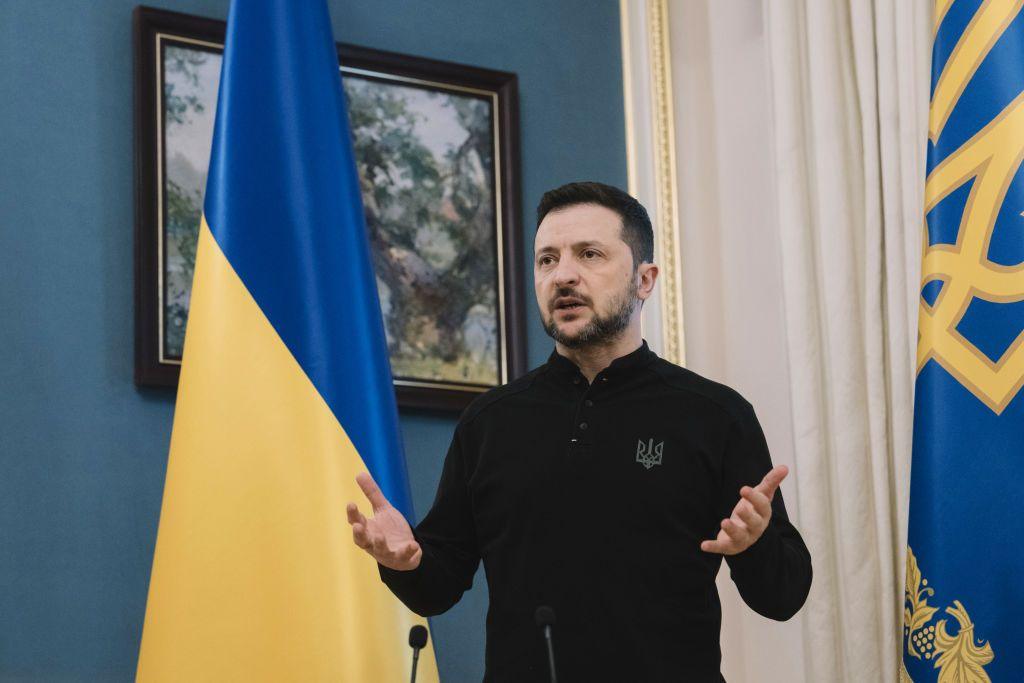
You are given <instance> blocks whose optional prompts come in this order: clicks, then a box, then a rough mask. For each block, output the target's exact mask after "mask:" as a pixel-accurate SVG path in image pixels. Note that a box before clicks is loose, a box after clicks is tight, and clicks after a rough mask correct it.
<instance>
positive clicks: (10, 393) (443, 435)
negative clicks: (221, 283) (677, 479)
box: [0, 0, 626, 681]
mask: <svg viewBox="0 0 1024 683" xmlns="http://www.w3.org/2000/svg"><path fill="white" fill-rule="evenodd" d="M156 4H158V5H159V6H162V7H166V8H168V9H174V10H178V11H182V12H189V13H193V14H200V15H204V16H209V17H216V18H220V19H223V18H224V17H225V16H226V14H227V0H176V1H167V2H158V3H156ZM330 5H331V14H332V16H333V19H334V31H335V36H336V38H337V39H338V40H341V41H345V42H350V43H355V44H359V45H365V46H369V47H375V48H380V49H385V50H394V51H398V52H406V53H411V54H416V55H422V56H426V57H433V58H437V59H443V60H451V61H458V62H463V63H469V64H477V65H480V66H485V67H491V68H495V69H502V70H506V71H514V72H516V73H518V74H519V79H520V81H519V83H520V95H521V108H520V112H521V126H522V128H521V132H522V159H523V167H522V168H523V214H524V216H527V225H526V226H525V227H526V230H525V232H526V234H525V236H524V247H525V248H526V249H527V252H526V253H527V254H530V253H532V240H533V229H532V228H533V226H532V223H531V221H530V219H529V216H531V215H532V212H533V211H532V207H534V206H535V205H536V203H537V200H538V199H539V197H540V195H541V193H542V192H543V191H544V190H545V189H548V188H550V187H554V186H556V185H558V184H561V183H563V182H567V181H569V180H575V179H582V178H590V179H595V180H603V181H606V182H611V183H616V184H619V185H624V184H625V169H626V162H625V141H624V132H623V128H624V126H623V113H622V81H621V64H620V53H619V26H618V3H617V2H616V1H615V0H600V1H598V0H517V1H515V2H511V1H509V0H431V1H430V2H422V1H420V0H406V1H403V0H359V1H356V0H332V1H331V3H330ZM132 7H133V3H132V2H129V1H128V0H90V1H89V2H79V1H77V0H65V1H57V0H46V1H44V0H3V1H2V2H0V95H2V97H0V313H2V318H0V349H2V352H3V354H4V361H3V362H2V363H0V680H11V679H18V680H23V679H28V680H46V681H54V680H129V679H131V678H132V677H133V675H134V671H135V659H136V654H137V650H138V644H139V638H140V635H141V627H142V619H143V614H144V609H145V600H146V590H147V585H148V581H149V569H150V563H151V561H152V553H153V545H154V542H155V538H156V525H157V515H158V512H159V506H160V498H161V494H162V489H163V482H164V473H165V467H166V461H167V446H168V441H169V437H170V428H171V420H172V413H173V395H172V394H170V393H168V392H161V391H148V390H138V389H136V388H135V386H134V385H133V383H132V343H133V330H132V286H133V282H132V221H133V216H132V197H133V195H132V134H131V132H132V62H131V19H130V16H131V10H132ZM526 282H527V291H526V292H525V294H526V296H527V301H528V302H530V305H529V306H528V325H529V357H530V364H531V366H533V365H537V364H539V363H542V362H543V361H544V359H545V358H546V357H547V354H548V353H549V352H550V349H551V344H550V341H549V340H548V338H547V337H546V336H545V335H544V332H543V330H542V329H541V326H540V324H539V320H538V315H537V311H536V308H535V306H534V304H533V291H532V277H530V274H529V273H528V274H527V278H526ZM453 424H454V420H453V419H451V418H450V417H445V416H436V415H430V414H425V413H413V412H403V414H402V428H403V432H404V436H405V440H406V443H407V444H408V461H409V468H410V474H411V478H412V481H413V495H414V501H415V505H416V508H417V511H418V512H419V513H420V514H422V513H423V512H424V511H425V510H426V509H427V508H428V507H429V505H430V501H431V500H432V498H433V493H434V489H435V487H436V485H437V479H438V476H439V474H440V466H441V460H442V458H443V456H444V453H445V450H446V448H447V445H448V440H449V438H450V435H451V428H452V426H453ZM339 514H342V512H341V510H340V507H339ZM483 583H484V582H483V576H482V575H479V576H478V577H477V581H476V584H475V586H474V589H473V591H472V593H471V594H469V595H468V596H467V597H466V598H465V599H464V600H463V601H462V603H460V604H459V605H458V606H456V607H455V608H454V609H453V610H451V611H450V612H449V613H448V614H446V615H444V616H442V617H439V618H437V619H435V620H434V622H433V627H434V628H433V630H434V638H435V641H436V642H437V644H438V655H439V659H440V664H441V672H442V676H443V678H444V680H446V681H471V680H479V679H480V676H481V674H482V671H483V615H484V611H485V609H486V590H485V586H484V585H483Z"/></svg>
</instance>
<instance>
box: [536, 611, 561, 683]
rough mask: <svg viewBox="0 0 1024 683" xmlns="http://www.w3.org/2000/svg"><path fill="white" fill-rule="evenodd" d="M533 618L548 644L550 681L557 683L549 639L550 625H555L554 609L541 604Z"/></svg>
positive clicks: (553, 649) (553, 652) (552, 650)
mask: <svg viewBox="0 0 1024 683" xmlns="http://www.w3.org/2000/svg"><path fill="white" fill-rule="evenodd" d="M533 619H534V621H536V622H537V626H540V628H541V630H542V631H544V640H545V641H547V644H548V666H549V667H550V669H551V683H558V676H557V675H556V674H555V645H554V643H553V642H552V640H551V627H552V626H554V625H555V610H553V609H551V608H550V607H548V606H547V605H541V606H540V607H538V608H537V611H536V612H534V613H533Z"/></svg>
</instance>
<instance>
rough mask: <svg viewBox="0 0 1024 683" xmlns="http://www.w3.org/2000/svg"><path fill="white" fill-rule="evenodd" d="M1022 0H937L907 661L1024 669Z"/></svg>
mask: <svg viewBox="0 0 1024 683" xmlns="http://www.w3.org/2000/svg"><path fill="white" fill-rule="evenodd" d="M1022 5H1024V0H985V1H981V0H955V1H951V0H939V2H937V3H936V15H935V27H936V33H935V42H934V48H933V53H932V96H931V109H930V118H929V130H928V137H929V143H928V177H927V182H926V192H925V194H926V197H925V212H926V218H927V221H926V223H927V226H926V228H927V229H926V232H925V235H924V242H923V268H922V276H921V285H922V290H921V306H920V329H919V341H918V354H917V358H918V362H917V367H918V374H917V385H916V398H915V405H914V449H913V465H912V473H911V486H910V528H909V539H908V546H909V547H908V549H907V580H906V593H905V609H904V641H903V645H904V647H903V663H904V665H905V669H904V671H903V674H904V677H905V680H906V679H907V678H909V679H912V680H913V681H916V683H922V682H923V681H936V680H937V681H942V682H947V681H948V682H950V683H952V682H954V681H955V682H958V683H959V682H963V683H980V682H983V681H989V680H993V681H1022V680H1024V515H1022V514H1021V504H1022V500H1024V495H1022V493H1024V397H1022V396H1021V395H1020V389H1021V384H1022V382H1024V344H1022V340H1024V332H1022V330H1024V215H1022V212H1024V174H1022V172H1021V159H1022V158H1024V16H1022V14H1021V6H1022Z"/></svg>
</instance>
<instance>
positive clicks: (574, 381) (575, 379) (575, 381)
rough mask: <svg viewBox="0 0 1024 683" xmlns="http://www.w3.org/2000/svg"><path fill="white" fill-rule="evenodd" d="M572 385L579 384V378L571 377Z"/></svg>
mask: <svg viewBox="0 0 1024 683" xmlns="http://www.w3.org/2000/svg"><path fill="white" fill-rule="evenodd" d="M572 383H573V384H579V383H580V378H579V377H573V378H572Z"/></svg>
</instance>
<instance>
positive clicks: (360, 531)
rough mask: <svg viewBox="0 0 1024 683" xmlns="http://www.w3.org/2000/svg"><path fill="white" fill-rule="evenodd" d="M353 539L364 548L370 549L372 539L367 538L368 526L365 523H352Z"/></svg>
mask: <svg viewBox="0 0 1024 683" xmlns="http://www.w3.org/2000/svg"><path fill="white" fill-rule="evenodd" d="M352 540H353V541H354V542H355V544H356V545H357V546H359V547H360V548H362V549H363V550H369V549H370V545H371V544H370V539H369V538H367V535H366V527H365V526H364V525H362V524H359V523H356V524H353V525H352Z"/></svg>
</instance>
